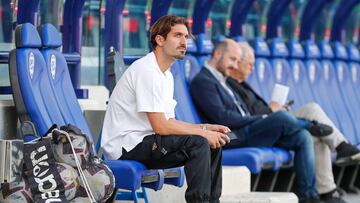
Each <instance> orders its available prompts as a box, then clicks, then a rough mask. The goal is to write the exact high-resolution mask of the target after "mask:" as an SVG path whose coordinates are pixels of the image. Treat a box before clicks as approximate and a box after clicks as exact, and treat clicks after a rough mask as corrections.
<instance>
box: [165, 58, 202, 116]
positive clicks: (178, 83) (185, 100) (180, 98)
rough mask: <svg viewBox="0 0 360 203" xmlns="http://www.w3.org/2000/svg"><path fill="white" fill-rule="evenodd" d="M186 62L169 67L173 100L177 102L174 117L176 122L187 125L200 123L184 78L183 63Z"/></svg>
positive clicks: (179, 62) (178, 62)
mask: <svg viewBox="0 0 360 203" xmlns="http://www.w3.org/2000/svg"><path fill="white" fill-rule="evenodd" d="M185 62H186V61H183V60H182V61H177V62H175V63H174V64H173V65H172V67H171V73H172V75H173V77H174V99H175V100H176V101H177V105H176V107H175V116H176V118H177V119H178V120H181V121H185V122H189V123H201V119H200V116H199V114H198V112H197V111H196V109H195V105H194V103H193V101H192V98H191V95H190V92H189V85H188V83H187V80H186V77H185V70H184V66H185V65H184V63H185Z"/></svg>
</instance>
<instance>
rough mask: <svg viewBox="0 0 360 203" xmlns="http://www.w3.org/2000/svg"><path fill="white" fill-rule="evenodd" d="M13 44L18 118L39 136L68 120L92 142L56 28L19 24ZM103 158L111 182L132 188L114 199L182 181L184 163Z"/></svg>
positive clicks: (11, 67)
mask: <svg viewBox="0 0 360 203" xmlns="http://www.w3.org/2000/svg"><path fill="white" fill-rule="evenodd" d="M39 34H40V36H41V38H40V36H39ZM15 44H16V49H14V50H12V51H11V52H10V60H9V72H10V81H11V87H12V90H13V96H14V102H15V105H16V109H17V112H18V115H19V118H20V121H21V122H22V123H24V122H27V121H31V122H32V123H34V125H35V127H36V129H37V131H38V133H39V135H44V134H45V133H46V132H47V130H48V129H49V128H50V127H51V126H52V125H53V124H57V125H58V126H62V125H65V124H69V123H70V124H73V125H75V126H77V127H79V128H80V129H81V130H82V131H83V132H84V133H85V134H86V135H87V136H88V138H89V140H90V141H91V143H94V142H93V139H92V135H91V132H90V130H89V127H88V125H87V122H86V120H85V118H84V116H83V114H82V111H81V108H80V106H79V103H78V102H77V99H76V95H75V92H74V88H73V86H72V83H71V79H70V75H69V71H68V67H67V64H66V61H65V58H64V56H63V54H62V53H60V52H59V51H58V50H57V48H59V47H60V46H61V45H62V42H61V37H60V34H59V32H58V31H57V30H56V28H55V27H54V26H53V25H51V24H45V25H42V26H41V27H39V29H38V31H37V30H36V28H35V27H34V26H33V25H32V24H30V23H25V24H22V25H19V26H18V27H17V28H16V30H15ZM92 146H93V145H92ZM93 150H95V149H93ZM94 152H95V151H94ZM105 161H106V162H107V164H108V165H109V167H110V169H111V170H112V172H113V173H114V175H115V187H116V188H117V189H126V190H130V191H131V194H130V198H129V197H126V195H125V196H122V195H119V196H118V197H119V198H117V199H122V197H125V199H133V200H134V201H135V202H137V197H138V194H137V193H136V190H137V189H139V188H140V187H141V186H144V187H148V188H152V189H154V190H159V189H161V188H162V186H163V184H164V183H168V184H172V185H176V186H179V187H181V186H182V185H183V184H184V171H183V168H174V169H168V170H148V169H147V168H146V167H145V166H144V165H143V164H142V163H140V162H137V161H132V160H126V161H125V160H105ZM174 174H175V175H174ZM122 194H123V193H122ZM127 196H129V195H127ZM141 196H144V194H142V195H141ZM145 201H146V202H147V199H146V194H145Z"/></svg>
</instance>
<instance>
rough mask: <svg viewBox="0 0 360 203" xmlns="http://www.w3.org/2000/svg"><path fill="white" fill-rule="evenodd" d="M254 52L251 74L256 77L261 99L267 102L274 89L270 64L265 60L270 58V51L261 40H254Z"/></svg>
mask: <svg viewBox="0 0 360 203" xmlns="http://www.w3.org/2000/svg"><path fill="white" fill-rule="evenodd" d="M254 52H255V69H254V73H253V74H255V75H256V78H257V81H258V83H259V86H260V87H261V93H262V97H263V98H264V99H265V101H267V102H269V101H270V99H271V93H272V90H273V88H274V84H275V78H274V75H273V72H272V67H271V64H270V62H269V60H268V59H267V58H266V57H269V56H270V50H269V47H268V46H267V44H266V42H265V41H264V40H263V39H262V38H259V37H258V38H255V40H254Z"/></svg>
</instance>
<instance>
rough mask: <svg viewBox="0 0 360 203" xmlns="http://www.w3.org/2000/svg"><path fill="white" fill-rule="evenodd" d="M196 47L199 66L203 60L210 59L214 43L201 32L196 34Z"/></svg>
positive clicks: (203, 62)
mask: <svg viewBox="0 0 360 203" xmlns="http://www.w3.org/2000/svg"><path fill="white" fill-rule="evenodd" d="M196 47H197V57H196V58H197V60H198V62H199V65H200V67H202V66H203V65H204V64H205V61H207V60H209V59H210V55H211V52H212V50H213V49H214V45H213V43H212V42H211V40H210V38H209V37H208V36H207V35H206V34H205V33H201V34H199V35H197V40H196Z"/></svg>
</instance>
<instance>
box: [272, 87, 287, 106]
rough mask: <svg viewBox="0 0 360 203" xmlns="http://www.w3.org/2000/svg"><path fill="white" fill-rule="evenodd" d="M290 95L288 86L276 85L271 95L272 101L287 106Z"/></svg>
mask: <svg viewBox="0 0 360 203" xmlns="http://www.w3.org/2000/svg"><path fill="white" fill-rule="evenodd" d="M288 95H289V87H288V86H285V85H281V84H275V86H274V89H273V92H272V95H271V101H274V102H277V103H279V104H281V105H285V103H286V100H287V98H288Z"/></svg>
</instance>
